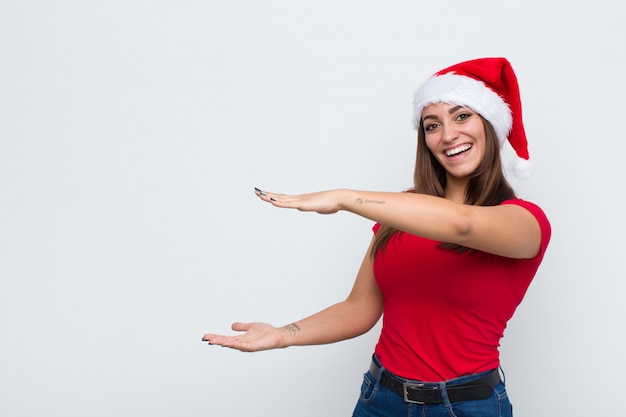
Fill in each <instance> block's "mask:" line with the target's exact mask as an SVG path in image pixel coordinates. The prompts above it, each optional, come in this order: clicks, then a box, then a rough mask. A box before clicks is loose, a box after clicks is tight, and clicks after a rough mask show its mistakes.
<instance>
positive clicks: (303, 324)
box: [281, 300, 382, 347]
mask: <svg viewBox="0 0 626 417" xmlns="http://www.w3.org/2000/svg"><path fill="white" fill-rule="evenodd" d="M381 312H382V306H379V305H371V306H369V307H366V306H362V305H358V304H357V303H353V302H351V301H349V300H346V301H342V302H340V303H337V304H334V305H332V306H330V307H328V308H326V309H324V310H322V311H320V312H318V313H315V314H313V315H311V316H309V317H307V318H304V319H302V320H299V321H297V322H294V323H291V324H288V325H287V326H284V327H282V328H281V332H282V340H281V345H282V346H281V347H288V346H305V345H321V344H328V343H334V342H339V341H341V340H346V339H351V338H353V337H357V336H360V335H362V334H364V333H366V332H367V331H368V330H370V329H371V328H372V327H373V326H374V325H375V324H376V322H377V321H378V319H379V318H380V316H381Z"/></svg>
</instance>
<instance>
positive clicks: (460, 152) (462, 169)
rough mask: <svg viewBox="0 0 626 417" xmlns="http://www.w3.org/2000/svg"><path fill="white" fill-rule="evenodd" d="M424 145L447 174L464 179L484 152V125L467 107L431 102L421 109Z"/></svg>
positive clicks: (476, 166)
mask: <svg viewBox="0 0 626 417" xmlns="http://www.w3.org/2000/svg"><path fill="white" fill-rule="evenodd" d="M422 126H423V127H424V133H425V139H426V146H427V147H428V149H430V151H431V152H432V153H433V155H434V156H435V158H437V160H438V161H439V163H440V164H441V166H443V168H444V169H445V170H446V172H447V173H448V175H449V176H452V177H455V178H466V177H468V176H469V175H471V174H472V173H473V172H474V171H475V170H476V168H478V165H479V164H480V162H481V161H482V159H483V157H484V155H485V146H486V137H485V126H484V125H483V121H482V119H481V117H480V116H479V115H478V113H476V112H475V111H473V110H472V109H470V108H469V107H463V106H458V105H456V104H448V103H438V104H431V105H429V106H426V107H425V108H424V111H423V112H422Z"/></svg>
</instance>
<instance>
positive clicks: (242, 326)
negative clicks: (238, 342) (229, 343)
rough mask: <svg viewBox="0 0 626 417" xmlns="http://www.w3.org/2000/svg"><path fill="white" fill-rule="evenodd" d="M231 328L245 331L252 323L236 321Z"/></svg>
mask: <svg viewBox="0 0 626 417" xmlns="http://www.w3.org/2000/svg"><path fill="white" fill-rule="evenodd" d="M230 328H231V329H233V330H234V331H236V332H245V331H246V330H248V329H249V328H250V323H240V322H235V323H233V324H232V325H231V326H230Z"/></svg>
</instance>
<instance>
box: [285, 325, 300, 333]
mask: <svg viewBox="0 0 626 417" xmlns="http://www.w3.org/2000/svg"><path fill="white" fill-rule="evenodd" d="M285 329H287V331H288V332H289V334H290V335H292V336H295V335H296V333H298V331H300V326H298V325H297V324H296V323H291V324H288V325H286V326H285Z"/></svg>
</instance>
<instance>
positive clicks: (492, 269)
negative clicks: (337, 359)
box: [374, 199, 551, 382]
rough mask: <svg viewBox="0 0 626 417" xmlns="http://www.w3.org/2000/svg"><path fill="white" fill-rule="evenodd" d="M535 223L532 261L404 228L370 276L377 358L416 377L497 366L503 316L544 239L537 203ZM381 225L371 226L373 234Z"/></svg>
mask: <svg viewBox="0 0 626 417" xmlns="http://www.w3.org/2000/svg"><path fill="white" fill-rule="evenodd" d="M502 204H516V205H519V206H522V207H524V208H526V209H527V210H528V211H530V212H531V213H532V214H533V215H534V216H535V217H536V218H537V221H538V222H539V226H540V228H541V236H542V238H541V250H540V253H539V254H538V255H537V256H536V257H535V258H533V259H512V258H505V257H502V256H497V255H492V254H489V253H486V252H481V251H466V252H465V253H461V254H459V253H456V252H452V251H449V250H446V249H441V248H439V247H438V246H439V244H440V242H437V241H433V240H429V239H424V238H421V237H418V236H415V235H411V234H408V233H404V232H398V233H396V234H395V235H394V236H392V238H391V240H390V241H389V243H388V245H387V248H386V250H385V251H384V252H380V253H378V254H377V255H376V259H375V260H374V275H375V276H376V282H377V283H378V286H379V287H380V289H381V291H382V293H383V297H384V313H383V328H382V332H381V335H380V339H379V341H378V344H377V345H376V351H375V352H376V355H377V357H378V359H379V360H380V362H381V364H382V365H383V366H384V367H385V368H387V369H388V370H389V371H390V372H392V373H394V374H396V375H399V376H402V377H404V378H408V379H415V380H419V381H424V382H426V381H430V382H434V381H444V380H448V379H452V378H456V377H460V376H464V375H468V374H474V373H479V372H483V371H487V370H490V369H494V368H497V367H498V365H499V363H500V359H499V352H498V347H499V346H500V339H501V338H502V336H503V334H504V329H505V328H506V323H507V321H508V320H509V319H510V318H511V317H512V316H513V312H514V311H515V309H516V308H517V306H518V305H519V304H520V302H521V301H522V298H523V297H524V294H525V293H526V290H527V289H528V286H529V285H530V282H531V281H532V279H533V277H534V276H535V272H536V271H537V268H538V267H539V264H540V263H541V260H542V259H543V255H544V253H545V250H546V248H547V246H548V242H549V240H550V235H551V228H550V223H549V221H548V219H547V217H546V216H545V214H544V213H543V211H542V210H541V209H540V208H539V207H538V206H536V205H534V204H532V203H529V202H526V201H523V200H518V199H515V200H507V201H505V202H503V203H502ZM379 228H380V225H379V224H376V225H375V226H374V233H377V232H378V230H379Z"/></svg>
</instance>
